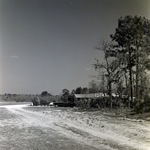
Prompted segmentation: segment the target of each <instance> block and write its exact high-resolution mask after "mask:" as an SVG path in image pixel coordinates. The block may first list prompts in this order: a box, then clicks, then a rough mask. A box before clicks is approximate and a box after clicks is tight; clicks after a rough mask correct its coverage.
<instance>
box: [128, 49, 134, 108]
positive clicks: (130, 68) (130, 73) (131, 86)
mask: <svg viewBox="0 0 150 150" xmlns="http://www.w3.org/2000/svg"><path fill="white" fill-rule="evenodd" d="M129 76H130V77H129V80H130V98H131V102H133V85H132V82H133V81H132V66H131V51H130V49H129ZM128 106H129V109H130V99H129V105H128Z"/></svg>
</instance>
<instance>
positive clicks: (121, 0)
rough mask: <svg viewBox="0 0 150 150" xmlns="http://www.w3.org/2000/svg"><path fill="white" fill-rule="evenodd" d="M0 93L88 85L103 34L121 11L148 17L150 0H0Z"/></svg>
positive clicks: (56, 91)
mask: <svg viewBox="0 0 150 150" xmlns="http://www.w3.org/2000/svg"><path fill="white" fill-rule="evenodd" d="M0 5H1V7H0V45H1V47H0V62H1V68H0V82H1V83H0V84H1V85H0V93H1V94H3V93H16V94H38V93H41V92H42V91H45V90H46V91H48V92H49V93H52V94H60V93H61V92H62V89H64V88H67V89H69V90H70V91H72V90H73V89H76V88H77V87H79V86H81V87H86V86H88V83H89V81H91V80H92V79H91V78H89V76H90V75H94V74H95V73H96V72H95V71H94V68H92V64H93V63H94V61H95V58H99V59H102V57H101V56H102V54H101V53H100V52H98V51H96V50H94V49H93V47H94V46H95V44H97V42H98V41H99V38H105V39H107V40H110V38H109V36H110V34H113V33H114V32H115V28H116V27H117V20H118V19H119V18H120V17H121V16H123V17H124V16H126V15H132V16H134V15H138V16H145V17H146V18H148V19H150V0H132V1H131V0H72V1H71V0H1V1H0Z"/></svg>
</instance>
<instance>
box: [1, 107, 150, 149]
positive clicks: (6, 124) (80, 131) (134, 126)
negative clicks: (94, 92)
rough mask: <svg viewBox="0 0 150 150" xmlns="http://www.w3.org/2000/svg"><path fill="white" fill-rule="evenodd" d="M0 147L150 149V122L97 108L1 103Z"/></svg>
mask: <svg viewBox="0 0 150 150" xmlns="http://www.w3.org/2000/svg"><path fill="white" fill-rule="evenodd" d="M24 106H25V105H24ZM0 149H1V150H20V149H22V150H47V149H50V150H149V149H150V123H149V122H147V121H144V120H134V119H132V120H131V119H126V118H121V117H112V116H110V115H109V114H107V113H105V114H104V113H102V112H100V111H90V112H85V111H75V110H74V109H73V108H59V107H58V108H53V107H41V106H38V107H32V106H25V107H23V105H21V106H19V105H18V106H15V105H11V106H5V107H0Z"/></svg>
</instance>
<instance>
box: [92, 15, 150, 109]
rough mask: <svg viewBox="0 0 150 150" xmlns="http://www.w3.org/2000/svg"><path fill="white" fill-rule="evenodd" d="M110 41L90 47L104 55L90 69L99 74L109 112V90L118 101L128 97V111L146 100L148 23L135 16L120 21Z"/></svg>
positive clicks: (149, 51) (149, 50)
mask: <svg viewBox="0 0 150 150" xmlns="http://www.w3.org/2000/svg"><path fill="white" fill-rule="evenodd" d="M110 37H111V41H110V42H108V41H105V40H101V41H99V42H98V44H97V45H96V46H95V47H94V48H95V49H96V50H99V51H102V52H103V53H104V58H103V61H99V59H96V61H95V63H94V64H93V66H94V68H95V70H97V71H99V77H100V78H101V85H102V87H103V91H104V92H106V93H108V95H109V98H110V107H111V108H112V90H113V91H115V92H116V93H117V94H118V95H119V97H120V98H122V97H124V96H127V97H128V99H129V103H128V105H129V108H130V107H138V106H139V105H140V104H141V103H144V102H145V101H148V99H149V90H150V86H149V74H148V71H149V70H150V56H149V55H150V21H149V20H148V19H146V18H145V17H138V16H134V17H132V16H130V15H129V16H126V17H124V18H123V17H120V18H119V19H118V27H117V28H116V30H115V33H114V34H112V35H110ZM131 104H132V105H131Z"/></svg>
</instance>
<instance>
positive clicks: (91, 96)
mask: <svg viewBox="0 0 150 150" xmlns="http://www.w3.org/2000/svg"><path fill="white" fill-rule="evenodd" d="M103 96H104V94H103V93H92V94H75V97H76V98H96V97H103Z"/></svg>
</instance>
